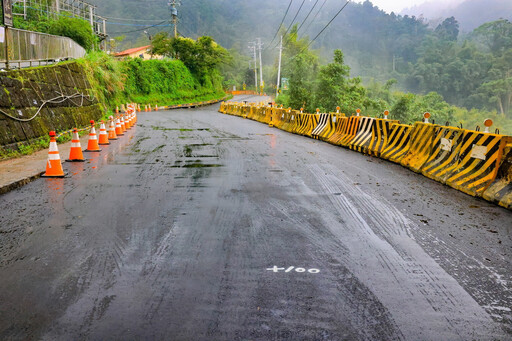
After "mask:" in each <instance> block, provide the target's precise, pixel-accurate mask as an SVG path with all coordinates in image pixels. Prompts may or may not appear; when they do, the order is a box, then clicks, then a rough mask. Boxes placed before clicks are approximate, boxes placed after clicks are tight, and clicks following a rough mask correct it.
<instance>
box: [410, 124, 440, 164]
mask: <svg viewBox="0 0 512 341" xmlns="http://www.w3.org/2000/svg"><path fill="white" fill-rule="evenodd" d="M436 130H439V126H438V125H435V124H430V123H422V122H416V123H415V124H414V129H413V131H412V133H411V138H410V141H409V150H408V151H407V154H406V155H405V156H404V158H403V159H402V166H404V167H408V168H410V169H411V170H412V171H414V172H416V173H419V172H420V171H421V168H422V167H423V165H424V164H425V162H427V160H428V158H429V157H430V155H431V154H432V151H433V148H434V136H435V134H436Z"/></svg>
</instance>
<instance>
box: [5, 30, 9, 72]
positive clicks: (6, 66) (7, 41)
mask: <svg viewBox="0 0 512 341" xmlns="http://www.w3.org/2000/svg"><path fill="white" fill-rule="evenodd" d="M7 30H8V27H7V26H5V28H4V37H5V69H6V70H9V34H8V31H7Z"/></svg>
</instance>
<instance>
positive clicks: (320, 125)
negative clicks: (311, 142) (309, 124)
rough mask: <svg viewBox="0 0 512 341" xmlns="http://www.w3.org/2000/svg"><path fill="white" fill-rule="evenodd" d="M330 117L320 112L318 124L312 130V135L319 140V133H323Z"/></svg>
mask: <svg viewBox="0 0 512 341" xmlns="http://www.w3.org/2000/svg"><path fill="white" fill-rule="evenodd" d="M329 119H330V115H329V114H326V113H323V114H320V117H319V118H318V124H317V125H316V127H315V129H313V131H312V132H311V137H312V138H314V139H317V140H318V135H320V134H321V133H322V131H323V130H324V129H325V127H326V126H327V123H328V121H329Z"/></svg>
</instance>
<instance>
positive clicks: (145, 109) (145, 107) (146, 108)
mask: <svg viewBox="0 0 512 341" xmlns="http://www.w3.org/2000/svg"><path fill="white" fill-rule="evenodd" d="M144 111H145V112H148V106H147V104H146V105H145V106H144Z"/></svg>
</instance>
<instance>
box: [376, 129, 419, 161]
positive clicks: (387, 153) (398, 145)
mask: <svg viewBox="0 0 512 341" xmlns="http://www.w3.org/2000/svg"><path fill="white" fill-rule="evenodd" d="M412 130H413V126H410V125H408V124H393V125H392V126H391V134H390V136H389V139H388V144H387V145H386V146H385V147H384V149H383V150H382V153H381V154H380V157H381V158H383V159H386V160H389V161H391V162H395V163H401V162H402V158H403V157H404V156H405V155H406V154H407V152H408V151H409V139H410V137H411V131H412Z"/></svg>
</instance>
